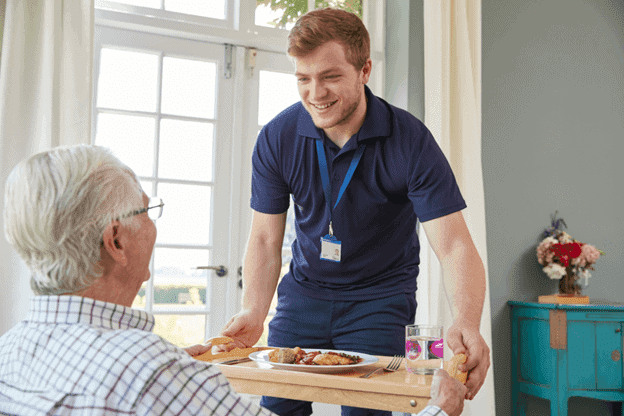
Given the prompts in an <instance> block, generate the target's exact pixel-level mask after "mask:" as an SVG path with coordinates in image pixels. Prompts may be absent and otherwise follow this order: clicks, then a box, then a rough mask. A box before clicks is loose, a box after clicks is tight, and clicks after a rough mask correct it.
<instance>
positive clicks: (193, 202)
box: [156, 183, 212, 245]
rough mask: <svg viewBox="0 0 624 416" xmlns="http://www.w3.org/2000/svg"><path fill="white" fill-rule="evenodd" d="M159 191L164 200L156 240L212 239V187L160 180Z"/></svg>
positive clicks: (192, 241) (196, 241)
mask: <svg viewBox="0 0 624 416" xmlns="http://www.w3.org/2000/svg"><path fill="white" fill-rule="evenodd" d="M156 192H157V194H158V196H159V197H161V198H162V200H163V202H164V203H165V208H164V210H163V216H162V217H160V218H159V219H158V221H157V224H156V226H157V228H158V236H157V237H156V242H157V243H161V244H191V245H208V244H209V243H210V215H211V213H212V209H211V206H210V204H211V201H212V188H211V187H209V186H197V185H177V184H169V183H160V184H158V189H157V190H156Z"/></svg>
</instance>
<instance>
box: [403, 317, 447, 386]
mask: <svg viewBox="0 0 624 416" xmlns="http://www.w3.org/2000/svg"><path fill="white" fill-rule="evenodd" d="M443 361H444V339H443V327H442V325H419V324H415V325H407V326H406V327H405V366H406V369H407V372H408V373H414V374H433V373H434V372H435V370H436V369H438V368H442V366H443Z"/></svg>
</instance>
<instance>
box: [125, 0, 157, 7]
mask: <svg viewBox="0 0 624 416" xmlns="http://www.w3.org/2000/svg"><path fill="white" fill-rule="evenodd" d="M115 1H116V2H117V3H123V4H130V5H131V6H140V7H149V8H151V9H160V0H115Z"/></svg>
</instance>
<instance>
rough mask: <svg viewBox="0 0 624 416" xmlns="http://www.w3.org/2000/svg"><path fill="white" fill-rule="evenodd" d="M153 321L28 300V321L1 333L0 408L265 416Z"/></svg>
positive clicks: (92, 414)
mask: <svg viewBox="0 0 624 416" xmlns="http://www.w3.org/2000/svg"><path fill="white" fill-rule="evenodd" d="M153 327H154V316H153V315H151V314H148V313H146V312H144V311H139V310H136V309H131V308H126V307H124V306H120V305H116V304H112V303H105V302H100V301H96V300H93V299H89V298H83V297H77V296H36V297H34V298H32V299H31V305H30V312H29V316H28V319H26V320H25V321H22V322H21V323H19V324H18V325H16V326H15V327H14V328H12V329H11V330H9V331H8V332H7V333H6V334H4V335H3V336H2V337H0V414H9V415H43V414H50V415H68V414H72V415H89V416H98V415H124V414H131V415H195V414H212V415H241V416H251V415H271V414H272V413H271V412H269V411H268V410H266V409H262V408H261V407H259V406H257V405H255V404H252V403H250V402H248V401H246V400H243V399H241V398H240V396H239V395H238V394H237V393H236V392H235V391H234V390H232V387H231V386H230V384H229V383H228V381H227V379H226V378H225V376H224V375H223V374H221V372H220V371H219V369H218V368H217V367H216V366H212V365H209V364H207V363H205V362H202V361H198V360H195V359H194V358H192V357H190V356H189V355H188V354H187V353H186V352H185V351H184V350H182V349H180V348H178V347H176V346H175V345H173V344H171V343H169V342H167V341H165V340H164V339H162V338H161V337H159V336H158V335H155V334H153V333H152V332H151V331H152V328H153Z"/></svg>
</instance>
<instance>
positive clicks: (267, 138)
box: [250, 126, 290, 214]
mask: <svg viewBox="0 0 624 416" xmlns="http://www.w3.org/2000/svg"><path fill="white" fill-rule="evenodd" d="M271 136H272V137H271ZM251 163H252V175H251V204H250V205H251V208H252V209H253V210H255V211H258V212H262V213H264V214H281V213H283V212H286V211H287V210H288V206H289V203H290V200H289V196H290V190H289V187H288V184H287V183H286V182H285V180H284V177H283V175H282V169H281V167H282V161H281V152H280V147H279V136H278V135H270V134H269V129H268V127H267V126H265V127H263V128H262V130H261V131H260V134H259V135H258V140H257V141H256V145H255V147H254V151H253V155H252V158H251Z"/></svg>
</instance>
